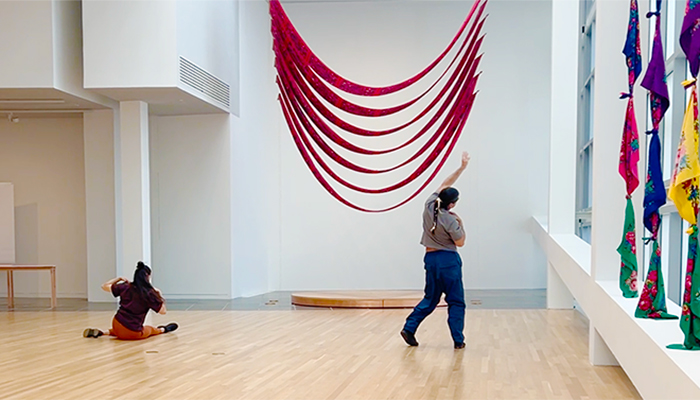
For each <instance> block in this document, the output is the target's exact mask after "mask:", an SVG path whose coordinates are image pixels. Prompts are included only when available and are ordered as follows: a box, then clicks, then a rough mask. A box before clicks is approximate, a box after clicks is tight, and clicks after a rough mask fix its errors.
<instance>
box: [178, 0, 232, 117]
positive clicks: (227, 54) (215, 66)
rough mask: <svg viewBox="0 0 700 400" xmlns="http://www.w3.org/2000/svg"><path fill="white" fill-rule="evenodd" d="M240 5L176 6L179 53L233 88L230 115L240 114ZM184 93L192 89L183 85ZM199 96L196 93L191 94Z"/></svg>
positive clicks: (190, 2)
mask: <svg viewBox="0 0 700 400" xmlns="http://www.w3.org/2000/svg"><path fill="white" fill-rule="evenodd" d="M238 3H239V2H238V1H219V0H180V1H178V2H177V52H178V55H181V56H183V57H185V58H187V59H188V60H190V61H192V62H193V63H195V64H197V65H199V66H200V67H202V68H204V69H206V70H207V71H209V72H210V73H211V74H213V75H214V76H216V77H218V78H219V79H222V80H223V81H225V82H226V83H228V84H229V85H230V86H231V107H230V109H231V112H232V113H233V114H238V112H239V103H238V102H239V94H238V92H239V76H238V74H239V64H238V58H239V47H238V46H239V40H238V35H239V31H238V24H239V18H238V8H239V5H238ZM181 88H182V89H185V90H187V89H189V88H188V87H187V86H186V85H181ZM192 93H193V94H195V95H199V94H198V93H197V92H196V91H195V92H192Z"/></svg>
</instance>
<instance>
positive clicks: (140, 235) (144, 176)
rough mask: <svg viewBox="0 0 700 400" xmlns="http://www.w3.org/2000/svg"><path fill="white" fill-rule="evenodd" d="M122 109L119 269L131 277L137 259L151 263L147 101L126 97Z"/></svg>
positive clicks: (118, 216) (117, 169)
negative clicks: (126, 99) (132, 99)
mask: <svg viewBox="0 0 700 400" xmlns="http://www.w3.org/2000/svg"><path fill="white" fill-rule="evenodd" d="M119 110H120V112H119V114H120V116H119V120H120V124H119V125H120V127H119V136H118V138H117V153H118V155H117V158H118V159H119V163H118V165H117V166H116V167H117V168H116V175H117V181H118V182H119V185H118V187H117V209H118V213H117V221H118V223H117V246H118V249H117V251H118V256H117V259H118V263H120V264H121V265H119V264H118V266H117V269H118V270H119V272H120V274H123V275H127V277H129V276H131V275H132V273H133V270H134V268H135V266H136V263H137V262H138V261H143V262H145V263H146V264H148V265H150V264H151V212H150V207H151V200H150V177H149V174H150V171H149V157H148V151H149V146H148V104H146V103H144V102H142V101H124V102H121V103H120V104H119Z"/></svg>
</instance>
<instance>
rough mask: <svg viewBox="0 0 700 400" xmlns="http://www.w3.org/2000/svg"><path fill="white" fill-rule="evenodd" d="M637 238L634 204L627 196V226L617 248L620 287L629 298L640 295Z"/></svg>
mask: <svg viewBox="0 0 700 400" xmlns="http://www.w3.org/2000/svg"><path fill="white" fill-rule="evenodd" d="M636 241H637V238H636V235H635V222H634V206H633V205H632V199H631V198H630V196H627V208H626V209H625V226H624V231H623V232H622V242H621V243H620V246H618V248H617V252H618V253H620V260H621V262H620V263H621V266H620V289H621V290H622V295H623V296H625V297H627V298H635V297H637V296H639V292H638V291H637V244H636Z"/></svg>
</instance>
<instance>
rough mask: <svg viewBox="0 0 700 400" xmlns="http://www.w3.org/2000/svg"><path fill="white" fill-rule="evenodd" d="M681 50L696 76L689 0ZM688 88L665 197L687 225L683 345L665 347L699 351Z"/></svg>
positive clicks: (696, 39)
mask: <svg viewBox="0 0 700 400" xmlns="http://www.w3.org/2000/svg"><path fill="white" fill-rule="evenodd" d="M680 45H681V49H683V52H684V53H685V56H686V58H687V59H688V65H689V67H690V73H691V74H692V75H693V76H694V77H697V75H698V69H700V1H698V0H689V1H688V3H687V5H686V9H685V18H684V19H683V25H682V27H681V36H680ZM683 86H684V87H685V88H686V90H687V89H690V99H689V100H688V107H687V108H686V110H685V117H684V118H683V129H682V131H681V139H680V141H679V143H678V152H677V153H676V166H675V169H674V170H673V178H672V179H671V186H670V187H669V189H668V197H669V198H670V199H671V200H673V202H674V203H675V204H676V208H678V215H679V216H680V217H681V218H683V219H684V220H686V221H688V223H689V224H690V230H689V231H688V234H689V236H688V259H687V262H686V273H685V280H684V282H685V284H684V291H683V305H682V307H681V310H682V311H681V321H680V325H681V330H682V331H683V334H684V340H683V344H682V345H681V344H672V345H669V346H667V347H668V348H671V349H682V350H700V269H696V268H695V265H696V264H697V261H698V227H697V215H698V203H699V200H700V199H699V198H698V197H699V193H698V191H699V190H700V161H699V160H698V95H697V86H696V82H695V78H694V79H692V80H690V81H686V82H683Z"/></svg>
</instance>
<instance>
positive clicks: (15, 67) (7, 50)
mask: <svg viewBox="0 0 700 400" xmlns="http://www.w3.org/2000/svg"><path fill="white" fill-rule="evenodd" d="M0 37H1V38H3V39H4V40H0V54H5V55H6V56H5V57H4V61H3V62H2V64H1V65H0V87H3V88H36V87H51V86H53V44H52V43H53V42H52V6H51V1H1V2H0ZM10 38H11V39H10ZM8 55H11V56H8Z"/></svg>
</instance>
